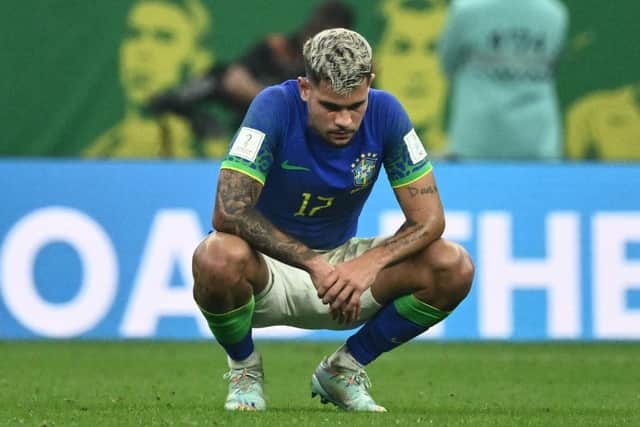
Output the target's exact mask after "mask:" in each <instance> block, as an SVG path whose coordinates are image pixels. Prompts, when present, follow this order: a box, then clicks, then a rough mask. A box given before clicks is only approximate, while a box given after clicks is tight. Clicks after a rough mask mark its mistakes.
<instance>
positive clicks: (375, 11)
mask: <svg viewBox="0 0 640 427" xmlns="http://www.w3.org/2000/svg"><path fill="white" fill-rule="evenodd" d="M144 3H145V2H141V1H125V0H117V1H110V2H98V3H88V2H83V1H78V0H52V1H46V2H45V1H35V0H31V1H26V2H15V1H10V2H3V3H2V4H1V5H0V25H1V26H2V28H3V29H4V30H3V31H2V34H0V43H1V46H2V47H3V53H2V63H3V67H2V69H1V71H0V73H1V78H0V93H2V97H3V101H4V102H3V104H4V108H3V109H2V111H1V112H0V123H2V126H3V130H4V136H3V138H2V139H1V140H0V155H3V156H47V157H48V156H55V157H66V156H86V155H90V150H91V148H90V147H92V146H94V145H95V144H98V143H99V142H100V140H101V139H102V141H103V143H104V140H105V138H109V137H111V138H114V133H118V132H121V133H126V132H130V133H131V132H133V133H134V134H135V135H128V137H131V138H134V137H137V138H140V137H141V135H142V137H143V138H151V139H161V140H162V138H164V141H165V143H167V140H169V142H170V143H174V142H175V143H176V145H177V146H178V147H179V148H177V149H174V150H173V151H171V150H169V151H167V150H164V151H163V149H162V148H159V149H158V150H157V157H181V158H184V157H206V158H211V157H212V156H213V157H220V156H221V155H223V153H224V149H225V148H226V143H227V141H228V138H229V136H230V135H231V134H232V133H233V132H234V131H235V127H234V125H235V124H236V123H235V122H233V120H231V119H230V118H229V112H228V111H225V109H224V108H220V107H219V106H216V105H215V103H212V105H211V106H210V108H211V110H212V116H213V117H215V120H216V121H217V122H218V124H219V129H217V132H216V133H215V134H214V135H213V136H211V135H209V136H208V137H207V138H198V137H197V136H196V135H193V132H191V131H190V130H189V127H188V125H187V124H186V123H180V122H179V121H176V120H174V119H175V118H165V119H164V122H162V123H160V128H161V130H154V129H145V128H144V126H138V127H135V128H134V130H133V131H132V130H131V129H130V128H127V127H126V126H124V122H125V121H126V120H125V119H126V116H127V114H128V113H131V109H132V108H134V109H135V108H138V109H139V108H140V104H141V103H142V100H143V99H146V98H148V97H149V96H151V95H152V94H154V93H158V92H161V91H162V90H166V89H169V88H170V87H172V86H177V85H179V84H181V83H184V82H185V81H188V80H189V79H191V78H193V77H194V76H196V75H198V74H200V73H203V72H204V70H206V69H207V68H208V67H210V66H212V65H215V64H216V63H218V64H221V63H228V62H231V61H233V60H235V59H236V58H238V57H239V56H241V55H242V54H243V53H244V52H246V51H247V50H248V49H249V48H250V47H251V46H252V45H253V44H254V43H256V42H257V41H258V40H259V39H260V38H261V37H264V36H265V35H267V34H269V33H290V32H293V31H294V30H296V29H297V28H299V26H300V25H301V23H302V22H303V21H304V19H305V18H306V16H307V15H308V14H309V13H310V11H311V10H312V8H313V7H314V5H317V4H318V3H319V2H317V1H316V2H314V1H305V2H299V1H288V0H280V1H276V2H270V1H264V0H243V1H241V2H224V1H212V0H209V1H200V0H197V1H196V0H193V1H182V2H179V1H177V2H175V3H173V4H174V5H178V4H179V8H178V9H176V10H180V8H182V10H183V11H184V10H187V11H188V12H187V13H186V18H185V16H182V17H181V16H178V15H179V12H177V11H176V10H171V7H166V8H164V9H163V8H162V4H169V5H171V2H162V1H160V2H152V3H157V4H158V5H159V6H158V7H156V8H155V9H152V10H149V8H148V7H147V10H144V9H143V8H141V5H144ZM147 3H148V2H147ZM344 3H345V4H348V5H350V6H352V7H353V10H354V13H355V29H356V30H357V31H360V32H361V33H362V34H363V35H365V36H366V37H368V38H369V40H371V42H372V44H373V46H374V50H375V52H376V70H377V73H378V79H377V80H376V85H377V86H378V87H379V88H382V89H388V90H390V91H392V92H393V93H395V94H396V96H398V97H399V98H400V100H401V101H402V102H403V104H404V105H405V107H406V108H407V109H408V110H409V113H410V114H411V116H412V119H413V121H414V123H415V124H416V127H417V128H420V127H422V128H423V131H422V136H423V139H424V140H425V141H427V144H428V145H429V146H430V147H431V148H432V149H433V148H437V147H439V146H441V145H442V144H445V142H444V140H445V138H446V136H445V135H444V133H443V132H444V129H445V128H446V121H447V95H448V88H447V83H446V81H445V79H444V77H443V76H442V74H441V73H440V71H439V68H438V63H437V58H436V55H435V46H436V41H437V37H438V35H439V32H440V30H441V29H442V26H443V25H444V19H445V13H446V10H447V7H448V2H447V1H444V0H422V1H420V0H415V1H407V0H404V1H403V0H370V1H367V2H366V7H365V6H363V3H362V2H359V1H357V0H347V1H345V2H344ZM565 3H566V5H567V7H568V10H569V14H570V33H569V37H568V42H567V47H566V51H565V54H564V55H563V58H562V61H561V62H560V68H559V74H558V94H559V100H560V104H561V107H562V111H563V118H564V122H565V130H566V132H565V136H567V138H566V139H567V141H566V143H567V145H573V146H575V147H577V148H575V149H573V150H571V149H569V148H567V150H566V151H567V154H568V156H569V157H571V158H577V159H582V158H588V159H589V158H595V159H597V158H598V157H602V155H601V154H602V153H599V152H598V149H597V148H596V147H595V145H593V146H591V145H589V143H588V140H589V139H591V140H593V139H597V138H612V139H616V138H617V139H620V138H635V139H638V138H639V137H640V130H639V129H640V119H639V117H640V114H638V113H637V110H638V107H637V105H639V104H640V95H638V94H639V93H640V83H639V82H640V80H639V77H638V76H640V54H639V53H638V47H637V44H638V43H637V42H638V35H637V17H638V16H639V15H640V4H638V2H636V1H634V0H619V1H616V2H615V3H607V4H606V5H605V4H603V3H602V2H599V1H597V0H566V2H565ZM185 5H186V6H185ZM147 6H148V5H147ZM136 49H138V50H145V51H146V52H148V53H147V54H146V55H147V58H145V59H144V60H141V61H142V63H140V62H136V61H135V60H134V59H132V57H134V56H135V55H136V53H135V50H136ZM412 84H413V85H414V86H410V85H412ZM633 88H635V89H633ZM625 90H626V92H629V91H632V92H631V93H632V98H634V99H635V105H636V114H635V115H633V112H631V113H630V112H629V105H628V104H629V102H633V101H629V97H628V96H627V97H626V98H625ZM616 111H617V113H616ZM160 121H162V120H160ZM601 122H602V123H601ZM425 123H428V126H427V125H426V124H425ZM572 123H573V124H572ZM119 125H121V126H120V127H119ZM427 127H428V128H429V129H430V130H429V131H428V132H427V131H426V130H425V129H426V128H427ZM570 127H573V130H571V129H570ZM154 132H155V133H160V135H156V134H155V133H154ZM163 132H164V133H163ZM603 134H606V135H604V136H603ZM629 135H632V136H631V137H630V136H629ZM120 136H121V137H123V138H126V137H127V135H124V136H122V135H120ZM583 141H587V142H583ZM634 156H635V154H634ZM638 158H640V155H639V156H637V157H635V159H636V160H637V159H638ZM617 160H625V159H624V157H623V158H622V159H617Z"/></svg>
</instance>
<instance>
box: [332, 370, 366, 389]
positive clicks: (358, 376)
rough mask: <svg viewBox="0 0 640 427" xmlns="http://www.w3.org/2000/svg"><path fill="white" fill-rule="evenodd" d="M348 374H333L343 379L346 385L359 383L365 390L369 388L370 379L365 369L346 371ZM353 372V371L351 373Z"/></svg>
mask: <svg viewBox="0 0 640 427" xmlns="http://www.w3.org/2000/svg"><path fill="white" fill-rule="evenodd" d="M347 372H349V375H346V374H345V373H344V371H343V372H337V373H336V375H335V376H337V377H338V378H339V379H341V380H344V381H345V382H346V383H347V385H353V384H357V385H361V386H363V387H364V389H365V390H369V389H370V388H371V380H370V379H369V376H368V375H367V373H366V372H365V371H347ZM352 372H353V373H352Z"/></svg>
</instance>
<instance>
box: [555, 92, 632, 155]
mask: <svg viewBox="0 0 640 427" xmlns="http://www.w3.org/2000/svg"><path fill="white" fill-rule="evenodd" d="M566 121H567V136H566V151H567V157H568V158H569V159H597V160H613V161H624V160H640V82H637V83H635V84H633V85H629V86H624V87H621V88H619V89H615V90H610V91H597V92H594V93H591V94H588V95H586V96H584V97H583V98H581V99H579V100H578V101H576V102H575V103H574V104H573V105H572V106H571V107H570V108H569V110H568V112H567V120H566Z"/></svg>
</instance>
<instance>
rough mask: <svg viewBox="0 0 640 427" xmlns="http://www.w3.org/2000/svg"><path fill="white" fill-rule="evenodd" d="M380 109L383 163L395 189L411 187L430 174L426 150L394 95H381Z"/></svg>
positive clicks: (379, 120)
mask: <svg viewBox="0 0 640 427" xmlns="http://www.w3.org/2000/svg"><path fill="white" fill-rule="evenodd" d="M381 95H382V96H381V99H380V101H381V102H380V105H379V106H378V109H377V114H378V122H379V123H383V124H384V128H383V130H382V135H383V140H384V153H383V158H382V161H383V163H384V168H385V170H386V171H387V176H388V177H389V181H390V183H391V186H392V187H393V188H397V187H402V186H404V185H407V184H411V183H412V182H414V181H417V180H418V179H420V178H422V177H423V176H425V175H426V174H428V173H429V172H431V169H432V166H431V161H430V159H429V156H428V154H427V151H426V150H425V148H424V145H423V144H422V141H421V140H420V137H419V136H418V134H417V133H416V131H415V129H414V128H413V125H412V124H411V120H410V119H409V116H408V115H407V113H406V111H405V110H404V108H402V105H400V102H398V100H397V99H396V98H395V97H393V96H392V95H391V94H388V93H384V92H383V93H382V94H381Z"/></svg>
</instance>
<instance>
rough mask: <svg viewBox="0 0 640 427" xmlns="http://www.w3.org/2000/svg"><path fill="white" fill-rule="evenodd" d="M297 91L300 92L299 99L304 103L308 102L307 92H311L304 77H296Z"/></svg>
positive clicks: (309, 84)
mask: <svg viewBox="0 0 640 427" xmlns="http://www.w3.org/2000/svg"><path fill="white" fill-rule="evenodd" d="M298 89H299V90H300V98H302V100H303V101H304V102H307V101H308V100H309V92H310V91H311V83H310V82H309V79H307V78H306V77H298Z"/></svg>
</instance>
